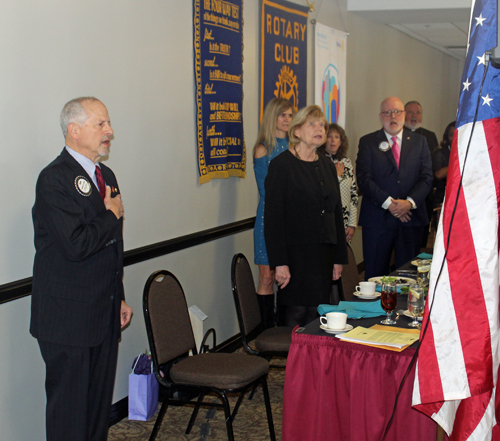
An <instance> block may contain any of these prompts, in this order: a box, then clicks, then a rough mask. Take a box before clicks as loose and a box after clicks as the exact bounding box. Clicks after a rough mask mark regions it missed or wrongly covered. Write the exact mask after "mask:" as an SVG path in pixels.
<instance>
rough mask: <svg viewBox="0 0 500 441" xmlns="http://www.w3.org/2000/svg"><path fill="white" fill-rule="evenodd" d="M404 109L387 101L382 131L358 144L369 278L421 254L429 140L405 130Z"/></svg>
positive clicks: (393, 100)
mask: <svg viewBox="0 0 500 441" xmlns="http://www.w3.org/2000/svg"><path fill="white" fill-rule="evenodd" d="M404 114H405V111H404V107H403V103H402V102H401V100H400V99H399V98H396V97H389V98H387V99H385V100H384V101H383V102H382V104H381V105H380V115H379V116H380V121H381V122H382V126H383V128H382V129H380V130H378V131H376V132H373V133H370V134H368V135H366V136H363V137H362V138H361V139H360V141H359V151H358V158H357V160H356V175H357V179H358V186H359V189H360V190H361V192H362V194H363V200H362V203H361V213H360V218H359V225H361V226H362V227H363V229H362V231H363V255H364V260H365V277H366V278H367V279H368V278H370V277H373V276H383V275H385V274H387V273H388V272H389V265H390V259H391V254H392V251H393V250H394V252H395V259H396V262H395V263H396V266H401V265H403V264H404V263H406V262H407V261H408V260H410V259H411V258H413V257H414V256H415V255H416V254H418V252H419V249H420V241H421V238H422V228H423V225H426V224H428V223H429V222H428V217H427V210H426V208H425V197H426V196H427V194H428V193H429V190H430V188H431V183H432V163H431V157H430V154H429V148H428V146H427V141H426V140H425V138H424V137H423V136H421V135H418V134H416V133H413V132H410V131H409V130H407V129H404V128H403V124H404Z"/></svg>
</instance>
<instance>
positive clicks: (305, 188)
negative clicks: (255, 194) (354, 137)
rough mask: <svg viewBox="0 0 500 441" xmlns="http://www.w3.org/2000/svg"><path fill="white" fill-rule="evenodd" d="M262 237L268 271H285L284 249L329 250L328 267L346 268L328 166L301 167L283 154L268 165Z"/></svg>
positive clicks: (322, 162)
mask: <svg viewBox="0 0 500 441" xmlns="http://www.w3.org/2000/svg"><path fill="white" fill-rule="evenodd" d="M265 185H266V199H265V208H264V235H265V238H266V247H267V255H268V257H269V264H270V266H271V267H276V266H281V265H289V264H290V262H289V259H288V252H287V247H288V246H290V245H292V246H296V245H311V244H321V243H328V244H332V245H334V263H339V264H344V263H347V245H346V240H345V230H344V220H343V218H342V201H341V199H340V189H339V181H338V177H337V171H336V169H335V166H334V165H333V163H332V162H331V161H330V160H329V159H327V158H326V157H325V156H323V155H319V157H318V160H317V161H314V162H304V161H301V160H300V159H298V158H296V157H295V156H294V155H293V153H292V152H290V150H286V151H284V152H283V153H281V154H280V155H278V156H277V157H276V158H274V159H273V160H272V161H271V162H270V164H269V172H268V174H267V177H266V182H265Z"/></svg>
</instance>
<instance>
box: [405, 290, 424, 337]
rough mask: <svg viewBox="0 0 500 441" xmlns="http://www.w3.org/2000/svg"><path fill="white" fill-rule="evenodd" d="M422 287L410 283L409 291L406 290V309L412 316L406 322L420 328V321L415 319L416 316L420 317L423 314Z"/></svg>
mask: <svg viewBox="0 0 500 441" xmlns="http://www.w3.org/2000/svg"><path fill="white" fill-rule="evenodd" d="M424 305H425V300H424V287H423V286H421V285H419V284H418V283H417V284H412V285H410V291H409V292H408V311H409V312H410V314H411V315H412V316H413V321H412V322H411V323H408V326H411V327H412V328H418V329H420V328H421V325H420V323H419V322H418V321H417V317H421V316H422V315H423V314H424Z"/></svg>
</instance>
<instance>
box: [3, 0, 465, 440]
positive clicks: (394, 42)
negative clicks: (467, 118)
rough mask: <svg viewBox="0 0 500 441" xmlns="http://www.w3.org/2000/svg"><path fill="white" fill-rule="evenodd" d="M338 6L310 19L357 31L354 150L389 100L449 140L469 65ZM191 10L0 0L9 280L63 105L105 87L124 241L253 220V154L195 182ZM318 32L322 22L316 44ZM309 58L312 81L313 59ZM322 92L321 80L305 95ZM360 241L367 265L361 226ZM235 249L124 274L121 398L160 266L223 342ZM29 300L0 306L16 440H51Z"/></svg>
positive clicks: (244, 242)
mask: <svg viewBox="0 0 500 441" xmlns="http://www.w3.org/2000/svg"><path fill="white" fill-rule="evenodd" d="M295 2H296V3H299V4H303V3H304V2H302V1H299V0H295ZM259 4H260V2H259V1H258V0H245V3H244V8H243V10H244V20H245V23H244V94H245V95H244V105H243V115H244V129H245V138H246V144H247V148H248V150H249V151H250V150H251V148H252V146H253V142H254V140H255V137H256V132H257V121H258V119H257V118H258V91H259V78H258V72H259V56H258V53H259V45H258V42H259V32H258V29H259V18H260V17H259ZM340 4H341V9H339V7H338V6H337V2H336V1H335V0H323V1H322V2H321V1H320V2H316V6H317V9H318V10H317V11H316V12H315V13H313V14H312V15H311V17H310V18H316V19H317V20H318V21H320V22H321V23H324V24H326V25H329V26H332V27H336V28H338V29H342V30H346V31H347V32H349V33H350V37H349V40H348V80H347V100H348V104H347V123H346V129H347V133H348V135H349V138H350V141H351V150H350V152H349V155H350V156H351V158H353V159H354V158H355V155H356V146H357V142H358V139H359V137H361V136H362V135H364V134H365V133H368V132H370V131H373V130H375V129H377V128H378V127H379V122H378V116H377V114H378V111H379V110H378V105H379V103H380V101H381V100H382V99H383V98H385V97H386V96H388V95H398V96H400V97H401V99H402V100H403V101H406V100H410V99H418V100H420V101H421V102H422V104H423V106H424V112H425V114H424V125H425V127H427V128H429V129H432V130H435V131H436V132H437V134H438V137H440V136H441V132H442V131H443V130H444V127H445V126H446V124H447V123H448V122H449V121H451V120H452V119H453V118H454V115H455V107H456V101H457V94H458V84H459V83H458V81H459V76H460V66H459V63H458V62H457V61H456V60H454V59H452V58H450V57H447V56H446V55H443V54H442V53H440V52H438V51H435V50H434V49H431V48H429V47H426V46H424V45H423V44H422V43H419V42H417V41H414V40H412V39H410V38H409V37H408V36H406V35H403V34H401V33H399V32H398V31H395V30H394V29H391V28H388V27H386V26H382V25H377V24H372V23H370V22H367V21H366V20H363V19H361V18H359V17H356V16H355V15H353V14H348V13H347V12H346V11H345V5H344V2H343V1H340ZM191 5H192V3H191V2H190V1H188V0H183V1H182V2H180V1H177V0H163V1H159V0H146V1H144V0H73V1H72V2H63V1H62V0H46V1H44V2H33V1H30V0H17V1H15V2H13V1H10V0H0V20H1V23H0V24H1V25H0V44H1V47H2V56H1V57H0V83H1V84H2V85H3V86H2V87H1V88H0V103H1V106H0V111H1V117H0V144H1V146H2V154H1V155H0V183H1V186H2V188H3V191H2V192H0V207H2V216H0V243H1V244H2V246H1V252H0V285H1V284H4V283H9V282H12V281H15V280H18V279H21V278H24V277H29V276H31V266H32V261H33V254H34V248H33V245H32V244H33V233H32V225H31V216H30V210H31V206H32V205H33V199H34V187H35V182H36V178H37V176H38V173H39V172H40V170H41V168H43V167H44V166H45V165H46V164H48V163H49V162H50V161H51V160H52V159H53V158H54V157H55V156H57V154H58V153H59V152H60V150H61V149H62V147H63V144H64V143H63V138H62V135H61V132H60V128H59V127H58V115H59V113H60V110H61V108H62V106H63V104H64V103H65V102H66V101H67V100H69V99H71V98H73V97H76V96H80V95H95V96H97V97H99V98H100V99H102V100H103V102H104V103H105V104H106V105H107V107H108V110H109V113H110V116H111V120H112V124H113V128H114V130H115V140H114V141H113V145H112V152H111V156H110V159H109V161H108V162H107V164H108V165H109V166H110V167H111V168H113V170H114V171H115V172H116V175H117V177H118V180H119V182H120V187H121V190H122V193H123V198H124V203H125V210H126V215H125V218H126V219H125V247H126V250H130V249H134V248H136V247H139V246H144V245H148V244H152V243H155V242H158V241H163V240H168V239H171V238H175V237H178V236H181V235H184V234H189V233H193V232H196V231H199V230H204V229H208V228H212V227H215V226H218V225H223V224H226V223H229V222H234V221H238V220H242V219H246V218H249V217H252V216H254V215H255V209H256V205H257V191H256V186H255V180H254V177H253V172H252V166H251V160H250V161H249V163H248V166H247V169H248V173H247V178H246V179H239V178H231V179H227V180H215V181H212V182H210V183H208V184H204V185H202V186H200V185H198V174H197V169H196V147H195V122H194V116H195V113H194V112H195V109H194V82H193V59H192V52H193V49H192V6H191ZM312 32H313V27H312V25H310V26H309V36H310V45H309V47H310V50H311V49H312V38H311V36H312ZM309 61H310V63H309V66H310V68H309V70H310V72H309V78H312V56H311V53H310V55H309ZM312 90H313V89H312V82H310V85H309V88H308V96H309V102H311V100H312V97H313V93H312ZM355 239H356V242H355V245H356V247H357V248H356V250H357V258H358V260H360V256H361V254H360V251H359V239H360V235H359V234H357V235H356V236H355ZM236 252H244V253H245V254H246V255H247V257H248V258H249V260H252V259H253V244H252V232H251V231H248V232H244V233H240V234H237V235H235V236H232V237H227V238H224V239H221V240H218V241H216V242H211V243H208V244H204V245H200V246H198V247H195V248H193V249H189V250H185V251H181V252H177V253H174V254H171V255H168V256H165V257H160V258H157V259H153V260H151V261H148V262H144V263H141V264H137V265H133V266H129V267H127V268H126V269H125V279H124V282H125V290H126V296H127V301H128V302H129V304H130V305H131V306H132V307H133V308H134V310H135V315H134V317H133V320H132V324H131V326H130V327H129V328H128V329H127V330H126V331H125V332H124V333H123V335H122V341H121V344H120V354H119V368H118V372H117V380H116V385H115V394H114V401H115V402H116V401H118V400H120V399H121V398H123V397H124V396H126V395H127V394H128V391H127V376H128V372H129V366H130V364H131V362H132V359H133V358H134V356H135V355H137V354H138V353H139V352H141V351H142V350H144V349H145V348H146V346H147V339H146V335H145V329H144V323H143V318H142V311H141V299H142V290H143V286H144V282H145V281H146V279H147V277H148V276H149V274H150V273H151V272H152V271H154V270H156V269H161V268H165V269H169V270H171V271H172V272H173V273H174V274H176V275H177V276H178V278H179V279H180V281H181V283H182V284H183V286H184V289H185V291H186V295H187V298H188V303H189V304H193V303H195V304H197V305H198V306H199V307H200V308H201V309H202V310H203V311H204V312H205V313H207V314H208V316H209V318H208V319H207V321H206V325H207V326H208V327H210V326H213V327H215V328H216V329H217V333H218V339H219V342H220V341H223V340H226V339H227V338H230V337H231V336H233V335H234V334H236V333H237V323H236V317H235V313H234V310H233V304H232V298H231V291H230V274H229V270H230V262H231V258H232V255H233V254H234V253H236ZM254 272H255V274H256V270H255V271H254ZM29 307H30V299H29V297H27V298H23V299H20V300H17V301H13V302H10V303H6V304H3V305H0V353H1V354H2V357H1V358H0V378H2V381H0V427H2V440H5V441H18V440H30V441H38V440H43V439H44V404H45V396H44V385H43V381H44V366H43V363H42V360H41V357H40V355H39V350H38V346H37V344H36V341H35V340H34V339H33V338H32V337H31V336H30V335H29V333H28V326H29V316H30V310H29ZM25 415H28V416H29V417H27V418H25V417H24V416H25Z"/></svg>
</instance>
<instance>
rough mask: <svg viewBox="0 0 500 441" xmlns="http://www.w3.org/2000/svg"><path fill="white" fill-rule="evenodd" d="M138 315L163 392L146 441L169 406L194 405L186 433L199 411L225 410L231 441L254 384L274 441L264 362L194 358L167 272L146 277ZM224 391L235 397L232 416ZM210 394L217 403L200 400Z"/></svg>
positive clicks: (183, 308) (178, 292)
mask: <svg viewBox="0 0 500 441" xmlns="http://www.w3.org/2000/svg"><path fill="white" fill-rule="evenodd" d="M143 310H144V319H145V322H146V329H147V334H148V340H149V346H150V350H151V356H152V360H153V369H154V373H155V376H156V379H157V380H158V382H159V383H160V385H161V386H163V387H165V388H166V389H167V394H166V398H165V399H164V402H163V404H162V406H161V409H160V412H159V413H158V416H157V418H156V423H155V425H154V428H153V432H152V433H151V437H150V438H149V439H150V441H152V440H154V439H155V438H156V435H157V433H158V430H159V429H160V426H161V422H162V420H163V418H164V416H165V414H166V412H167V408H168V405H169V404H176V405H178V404H185V403H192V404H194V405H195V408H194V410H193V413H192V415H191V418H190V420H189V423H188V427H187V429H186V434H189V432H190V431H191V429H192V427H193V424H194V422H195V419H196V416H197V414H198V410H199V408H200V406H202V405H203V406H210V407H214V406H215V407H219V408H220V407H222V408H223V409H224V414H225V420H226V428H227V436H228V439H229V440H230V441H232V440H234V434H233V424H232V423H233V420H234V417H235V416H236V413H237V412H238V408H239V406H240V404H241V401H242V400H243V395H244V393H245V392H246V391H247V390H248V389H250V388H255V387H256V386H257V385H258V384H261V385H262V390H263V392H264V402H265V405H266V414H267V421H268V425H269V432H270V439H271V440H272V441H275V440H276V437H275V433H274V425H273V417H272V412H271V404H270V401H269V391H268V389H267V380H266V378H267V372H268V370H269V363H268V362H267V361H266V360H264V359H262V358H259V357H250V356H248V355H246V354H227V353H215V352H207V353H203V354H198V351H197V350H196V344H195V340H194V334H193V330H192V328H191V321H190V319H189V312H188V307H187V303H186V298H185V296H184V291H183V290H182V287H181V285H180V283H179V281H178V280H177V278H176V277H175V276H174V275H173V274H172V273H170V272H169V271H164V270H161V271H157V272H155V273H153V274H151V276H150V277H149V279H148V280H147V282H146V286H145V287H144V296H143ZM189 351H192V354H193V355H192V356H189ZM176 392H180V393H181V394H183V395H184V396H185V395H186V394H185V393H187V394H191V396H198V399H197V400H196V401H194V400H193V401H191V400H182V399H177V398H176V399H174V398H173V397H174V393H176ZM228 392H239V393H240V395H239V397H238V401H237V403H236V404H235V407H234V410H233V413H232V414H231V410H230V408H229V402H228V398H227V393H228ZM210 393H214V394H216V395H217V396H218V397H219V398H220V400H221V402H222V403H217V402H215V403H214V402H204V401H203V399H204V397H205V395H206V394H210ZM176 395H179V394H176ZM179 396H182V395H179Z"/></svg>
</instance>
